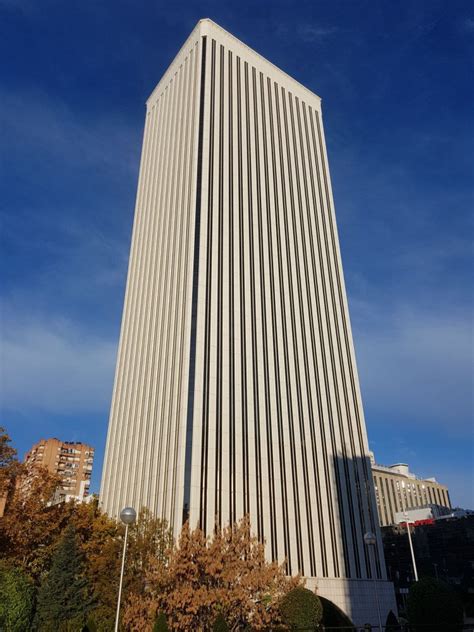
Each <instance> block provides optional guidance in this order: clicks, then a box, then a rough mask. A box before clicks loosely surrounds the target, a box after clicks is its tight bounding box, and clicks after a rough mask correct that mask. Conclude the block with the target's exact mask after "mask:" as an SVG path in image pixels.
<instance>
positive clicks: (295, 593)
mask: <svg viewBox="0 0 474 632" xmlns="http://www.w3.org/2000/svg"><path fill="white" fill-rule="evenodd" d="M280 613H281V618H282V620H283V622H284V623H285V624H286V625H287V626H288V627H289V628H290V629H292V630H300V629H302V630H315V629H316V628H317V626H318V625H319V623H320V621H321V619H322V616H323V607H322V605H321V600H320V599H319V597H318V596H317V595H316V594H315V593H314V592H312V591H311V590H308V589H307V588H302V587H298V588H294V589H293V590H290V592H288V593H287V594H286V595H285V596H284V597H283V598H282V600H281V601H280Z"/></svg>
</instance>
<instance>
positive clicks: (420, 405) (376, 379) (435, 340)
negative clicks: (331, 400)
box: [354, 304, 474, 435]
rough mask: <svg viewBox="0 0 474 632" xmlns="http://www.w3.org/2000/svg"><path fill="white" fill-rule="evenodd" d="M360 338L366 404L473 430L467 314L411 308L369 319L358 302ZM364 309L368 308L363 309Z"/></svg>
mask: <svg viewBox="0 0 474 632" xmlns="http://www.w3.org/2000/svg"><path fill="white" fill-rule="evenodd" d="M355 308H356V313H355V319H354V321H355V322H357V325H356V326H355V327H354V331H355V343H356V348H357V358H358V366H359V372H360V376H361V388H362V394H363V397H364V401H365V403H366V406H368V407H370V408H371V410H372V411H378V412H379V413H380V415H381V416H382V417H383V415H384V414H386V415H390V417H391V418H393V415H394V413H396V415H398V417H399V423H401V424H404V423H408V422H409V423H413V420H415V419H416V421H417V423H420V424H423V423H426V424H435V425H437V426H438V427H440V426H441V427H442V428H443V429H444V430H445V431H446V432H448V433H453V434H461V435H462V434H464V435H465V434H469V433H472V418H473V399H472V393H473V376H474V337H473V326H472V322H471V320H470V319H469V318H468V317H466V316H462V315H457V314H447V313H441V312H440V313H438V314H430V313H423V312H417V311H414V310H413V309H412V310H408V309H397V310H396V311H394V312H393V313H392V314H390V313H387V312H384V313H383V314H382V313H379V314H378V316H379V318H378V321H379V322H378V323H377V316H374V314H372V318H371V319H370V321H369V320H366V323H367V326H364V320H363V319H361V318H360V316H359V315H361V314H363V313H367V308H366V306H363V307H361V306H360V305H358V304H356V305H355ZM364 310H365V312H364Z"/></svg>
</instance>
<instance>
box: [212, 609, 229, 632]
mask: <svg viewBox="0 0 474 632" xmlns="http://www.w3.org/2000/svg"><path fill="white" fill-rule="evenodd" d="M212 630H213V632H229V626H228V625H227V622H226V620H225V617H224V615H223V614H222V613H219V614H218V615H217V617H216V620H215V621H214V625H213V626H212Z"/></svg>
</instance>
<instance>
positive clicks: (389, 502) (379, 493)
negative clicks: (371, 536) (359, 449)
mask: <svg viewBox="0 0 474 632" xmlns="http://www.w3.org/2000/svg"><path fill="white" fill-rule="evenodd" d="M371 461H372V475H373V477H374V485H375V497H376V499H377V510H378V514H379V521H380V526H381V527H386V526H388V525H393V524H397V522H398V520H397V516H396V514H397V513H403V512H405V511H407V510H410V509H418V508H421V507H428V506H437V507H442V508H447V509H450V508H451V500H450V498H449V491H448V488H447V487H446V485H441V483H438V482H437V481H436V479H434V478H426V479H423V478H418V477H417V476H415V474H413V473H412V472H410V470H409V467H408V465H407V464H406V463H397V464H395V465H390V466H385V465H377V464H376V463H375V460H374V456H373V454H371Z"/></svg>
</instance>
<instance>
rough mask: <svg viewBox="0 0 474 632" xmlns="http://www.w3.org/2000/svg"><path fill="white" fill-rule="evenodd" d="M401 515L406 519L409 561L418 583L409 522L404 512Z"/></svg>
mask: <svg viewBox="0 0 474 632" xmlns="http://www.w3.org/2000/svg"><path fill="white" fill-rule="evenodd" d="M403 515H404V516H405V518H406V521H405V524H406V526H407V533H408V542H409V543H410V553H411V561H412V562H413V572H414V573H415V581H416V582H417V581H418V571H417V568H416V561H415V551H414V549H413V542H412V540H411V531H410V522H408V514H407V513H406V512H405V513H404V514H403Z"/></svg>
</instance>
